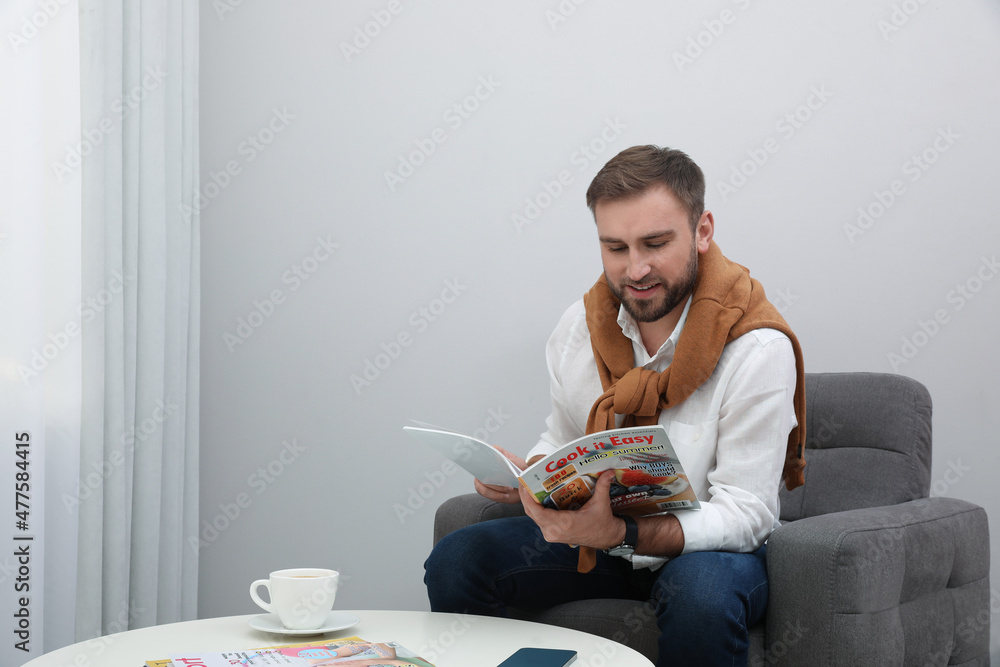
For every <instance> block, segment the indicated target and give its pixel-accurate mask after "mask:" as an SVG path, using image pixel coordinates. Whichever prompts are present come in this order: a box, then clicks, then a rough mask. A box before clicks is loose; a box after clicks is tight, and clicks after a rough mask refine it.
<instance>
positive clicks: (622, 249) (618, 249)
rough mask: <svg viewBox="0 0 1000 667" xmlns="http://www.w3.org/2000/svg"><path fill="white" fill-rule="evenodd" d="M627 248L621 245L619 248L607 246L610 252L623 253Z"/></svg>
mask: <svg viewBox="0 0 1000 667" xmlns="http://www.w3.org/2000/svg"><path fill="white" fill-rule="evenodd" d="M627 249H628V248H626V247H625V246H623V245H620V246H608V250H610V251H611V252H625V251H626V250H627Z"/></svg>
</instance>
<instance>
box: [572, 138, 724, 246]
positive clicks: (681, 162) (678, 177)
mask: <svg viewBox="0 0 1000 667" xmlns="http://www.w3.org/2000/svg"><path fill="white" fill-rule="evenodd" d="M656 185H665V186H667V188H669V189H670V192H672V193H673V195H674V196H675V197H677V198H678V199H679V200H680V201H681V204H683V205H684V209H685V210H686V211H687V214H688V218H689V219H690V220H691V228H692V229H694V228H695V227H696V226H697V224H698V220H699V219H700V218H701V214H702V213H704V212H705V175H704V174H703V173H702V171H701V167H699V166H698V165H697V164H695V163H694V160H692V159H691V158H690V157H688V156H687V154H686V153H684V152H682V151H679V150H676V149H673V148H660V147H659V146H653V145H648V146H632V147H631V148H626V149H625V150H623V151H622V152H621V153H619V154H618V155H616V156H614V157H613V158H611V159H610V160H608V163H607V164H606V165H604V166H603V167H601V170H600V171H599V172H597V175H596V176H594V180H593V181H591V182H590V187H589V188H587V206H588V207H589V208H590V211H591V213H594V209H595V208H596V206H597V203H598V202H601V201H614V200H619V199H628V198H630V197H636V196H638V195H641V194H642V193H644V192H646V191H647V190H649V189H650V188H651V187H654V186H656Z"/></svg>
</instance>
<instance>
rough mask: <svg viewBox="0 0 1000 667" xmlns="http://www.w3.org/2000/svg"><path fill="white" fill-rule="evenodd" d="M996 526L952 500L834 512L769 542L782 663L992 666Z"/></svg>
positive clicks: (771, 639)
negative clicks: (991, 573)
mask: <svg viewBox="0 0 1000 667" xmlns="http://www.w3.org/2000/svg"><path fill="white" fill-rule="evenodd" d="M989 549H990V547H989V527H988V524H987V518H986V512H985V511H984V510H983V508H981V507H978V506H976V505H973V504H971V503H967V502H965V501H962V500H957V499H954V498H922V499H919V500H913V501H910V502H906V503H902V504H899V505H891V506H886V507H875V508H866V509H859V510H851V511H846V512H836V513H832V514H825V515H821V516H815V517H810V518H805V519H800V520H798V521H794V522H792V523H789V524H786V525H783V526H781V527H780V528H778V529H777V530H776V531H774V533H772V535H771V537H770V538H769V540H768V548H767V564H768V576H769V586H770V598H769V603H768V616H767V646H768V654H769V657H770V656H772V655H773V657H774V659H775V660H778V659H780V661H781V664H793V665H794V664H812V665H894V664H902V663H901V662H900V657H901V656H904V657H903V660H902V662H903V663H905V664H908V665H909V664H918V663H919V664H925V663H926V664H962V665H966V664H968V665H973V664H976V665H978V664H989V654H988V651H989V629H990V590H989V568H990V555H989Z"/></svg>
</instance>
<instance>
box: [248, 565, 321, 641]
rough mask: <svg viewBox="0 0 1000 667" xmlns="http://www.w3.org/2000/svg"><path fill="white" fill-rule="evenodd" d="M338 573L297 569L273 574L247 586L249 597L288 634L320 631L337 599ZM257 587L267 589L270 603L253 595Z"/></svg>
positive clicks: (277, 571) (313, 569) (317, 569)
mask: <svg viewBox="0 0 1000 667" xmlns="http://www.w3.org/2000/svg"><path fill="white" fill-rule="evenodd" d="M339 583H340V573H339V572H337V571H336V570H324V569H321V568H315V567H298V568H292V569H289V570H276V571H274V572H272V573H271V576H270V578H269V579H258V580H257V581H255V582H253V583H252V584H250V597H251V598H252V599H253V601H254V602H256V603H257V604H258V605H260V607H261V609H263V610H264V611H269V612H271V613H272V614H274V615H275V616H277V617H278V620H280V621H281V625H283V626H284V627H285V628H286V629H288V630H315V629H317V628H321V627H323V622H324V621H325V620H326V617H327V615H328V614H329V613H330V610H331V609H333V601H334V599H335V598H336V597H337V586H338V585H339ZM261 586H264V587H265V588H267V592H268V597H270V598H271V601H270V602H265V601H264V600H262V599H261V597H260V595H258V594H257V589H258V588H260V587H261Z"/></svg>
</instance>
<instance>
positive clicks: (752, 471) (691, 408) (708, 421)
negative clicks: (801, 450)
mask: <svg viewBox="0 0 1000 667" xmlns="http://www.w3.org/2000/svg"><path fill="white" fill-rule="evenodd" d="M690 307H691V299H690V298H689V299H688V302H687V304H686V305H685V306H684V311H683V313H682V314H681V318H680V320H679V321H678V323H677V326H676V327H674V331H673V333H672V334H671V335H670V338H668V339H667V341H666V342H665V343H664V344H663V345H662V346H661V347H660V349H659V350H657V352H656V354H655V355H653V356H652V357H650V356H649V353H648V352H647V351H646V348H645V346H644V345H643V344H642V338H641V337H640V335H639V327H638V325H637V324H636V322H635V320H634V319H633V318H632V317H631V316H630V315H629V314H628V313H627V312H625V309H624V308H620V309H619V314H618V324H619V325H620V326H621V328H622V331H623V332H624V333H625V335H626V336H628V338H629V339H631V341H632V348H633V350H634V352H635V365H636V366H642V367H644V368H647V369H649V370H654V371H657V372H662V371H663V370H664V369H666V367H667V366H668V365H670V362H671V360H672V359H673V356H674V348H675V346H676V344H677V339H678V337H679V336H680V332H681V329H682V328H683V326H684V323H685V321H686V320H687V314H688V309H689V308H690ZM546 361H547V363H548V368H549V378H550V381H551V394H552V413H551V414H550V415H549V418H548V419H547V420H546V425H547V426H548V430H547V431H546V432H545V433H543V434H542V436H541V439H540V440H539V442H538V444H536V445H535V446H534V447H533V448H532V449H531V451H530V452H528V456H527V458H529V459H530V458H531V457H532V456H535V455H536V454H544V455H548V454H550V453H552V452H554V451H555V450H556V449H557V448H558V447H560V446H562V445H564V444H566V443H567V442H570V441H571V440H574V439H576V438H579V437H581V436H583V435H585V429H586V425H587V416H588V415H589V414H590V409H591V407H592V406H593V405H594V401H596V400H597V398H598V397H599V396H600V395H601V394H602V393H604V390H603V388H602V387H601V380H600V377H599V376H598V374H597V365H596V364H595V362H594V353H593V349H592V347H591V343H590V331H589V330H588V328H587V321H586V311H585V309H584V306H583V300H582V299H581V300H580V301H577V302H576V303H575V304H573V305H572V306H570V308H569V309H568V310H567V311H566V312H565V313H564V314H563V316H562V318H561V319H560V320H559V324H558V325H556V329H555V331H554V332H553V333H552V336H551V337H550V338H549V342H548V345H547V346H546ZM795 379H796V371H795V355H794V352H793V351H792V344H791V341H789V340H788V337H787V336H785V335H784V334H783V333H781V332H779V331H776V330H774V329H756V330H753V331H751V332H749V333H747V334H745V335H743V336H740V337H739V338H737V339H735V340H733V341H731V342H730V343H728V344H727V345H726V347H725V349H724V350H723V352H722V356H721V358H720V359H719V363H718V364H717V365H716V367H715V371H714V372H713V373H712V375H711V377H710V378H709V379H708V380H707V381H706V382H705V383H704V384H702V385H701V386H700V387H698V389H696V390H695V391H694V393H693V394H691V396H689V397H688V398H687V399H686V400H684V401H683V402H682V403H681V404H680V405H677V406H675V407H672V408H668V409H665V410H662V411H661V412H660V420H659V423H660V424H661V425H663V427H664V428H666V430H667V433H668V434H669V436H670V441H671V443H672V444H673V446H674V449H675V450H676V452H677V457H678V458H679V459H680V462H681V465H682V466H683V468H684V471H685V472H686V473H687V475H688V479H689V481H690V482H691V485H692V487H693V488H694V490H695V493H696V494H697V495H698V499H699V500H700V501H701V509H700V510H682V511H678V512H675V513H674V515H675V516H676V517H677V519H678V521H679V522H680V525H681V528H682V529H683V531H684V551H683V553H688V552H691V551H735V552H751V551H755V550H756V549H758V548H759V547H760V545H761V544H763V543H764V540H765V539H767V536H768V535H769V534H770V533H771V531H772V530H774V529H775V528H777V527H778V525H779V522H778V516H779V506H778V487H779V485H780V483H781V470H782V467H783V465H784V461H785V450H786V447H787V444H788V434H789V433H790V432H791V430H792V429H793V428H795V425H796V420H795V411H794V408H793V404H792V396H793V394H794V392H795ZM623 418H624V417H623V416H622V415H618V424H621V420H622V419H623ZM632 560H633V564H634V567H637V568H638V567H657V566H659V565H661V564H662V563H664V562H666V559H663V558H651V557H641V556H634V557H633V559H632Z"/></svg>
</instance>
